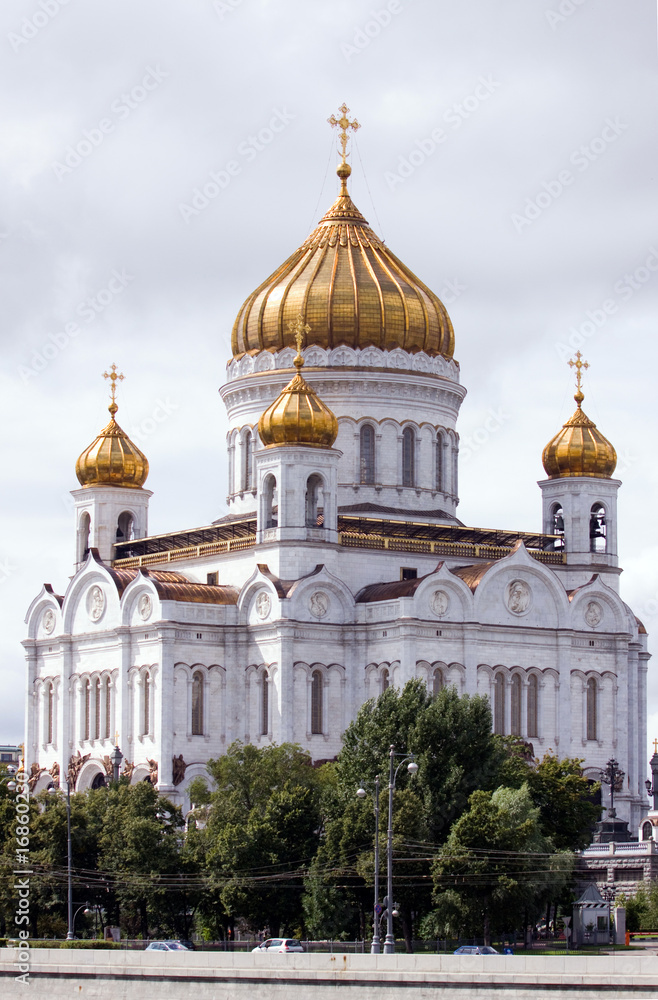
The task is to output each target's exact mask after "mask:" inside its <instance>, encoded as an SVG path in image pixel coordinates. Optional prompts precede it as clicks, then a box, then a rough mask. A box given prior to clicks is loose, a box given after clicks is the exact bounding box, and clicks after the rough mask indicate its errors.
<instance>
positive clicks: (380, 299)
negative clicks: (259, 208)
mask: <svg viewBox="0 0 658 1000" xmlns="http://www.w3.org/2000/svg"><path fill="white" fill-rule="evenodd" d="M299 313H302V314H303V315H304V316H305V318H306V320H307V321H308V323H310V325H311V327H312V329H313V336H312V338H311V339H310V340H309V346H310V345H312V344H315V345H318V346H320V347H323V348H333V347H338V346H339V345H345V346H348V347H353V348H357V347H361V348H363V347H369V346H374V347H379V348H382V349H383V350H389V351H390V350H393V349H394V348H397V347H400V348H402V349H403V350H405V351H410V352H411V353H415V352H417V351H425V353H426V354H429V355H432V356H434V355H438V354H441V355H443V356H444V357H447V358H452V356H453V352H454V333H453V329H452V323H451V322H450V317H449V316H448V313H447V311H446V308H445V306H444V305H443V303H442V302H441V301H440V299H439V298H437V296H436V295H435V294H434V292H431V291H430V289H429V288H427V287H426V286H425V285H424V284H423V283H422V282H421V281H419V279H418V278H417V277H416V276H415V275H414V274H412V272H411V271H410V270H409V269H408V268H407V267H405V265H404V264H403V263H402V262H401V261H399V260H398V258H397V257H396V256H395V255H394V254H392V253H391V251H390V250H388V249H387V247H386V246H385V245H384V244H383V243H382V241H381V240H380V239H379V237H378V236H376V235H375V233H374V232H373V231H372V229H370V227H369V226H368V223H367V222H366V220H365V219H364V217H363V216H362V215H361V213H360V212H359V210H358V209H357V208H356V206H355V205H354V203H353V201H352V199H351V198H350V197H349V195H348V194H347V190H346V188H344V189H343V192H342V193H341V194H340V195H339V197H338V198H337V199H336V201H335V202H334V204H333V205H332V206H331V208H330V209H329V211H328V212H327V214H326V215H325V216H324V218H323V219H322V220H321V221H320V223H319V225H318V226H317V228H316V229H315V230H314V232H313V233H311V235H310V236H309V237H308V239H307V240H306V241H305V242H304V243H303V244H302V246H301V247H300V248H299V249H298V250H296V251H295V253H294V254H293V255H292V256H291V257H289V258H288V260H287V261H285V263H284V264H282V265H281V267H280V268H278V270H277V271H275V272H274V274H272V275H271V276H270V277H269V278H268V279H267V281H264V282H263V284H262V285H261V286H260V287H259V288H257V289H256V291H255V292H253V293H252V294H251V295H250V296H249V298H248V299H247V301H246V302H245V303H244V305H243V306H242V308H241V309H240V312H239V313H238V316H237V319H236V321H235V324H234V326H233V334H232V350H233V356H234V357H236V358H240V357H242V355H243V354H246V353H252V354H256V353H258V352H260V351H263V350H266V351H280V350H282V349H283V348H284V347H294V346H295V343H294V337H293V336H292V335H291V334H290V332H289V329H288V324H289V322H290V321H291V320H292V319H294V317H296V316H297V315H298V314H299Z"/></svg>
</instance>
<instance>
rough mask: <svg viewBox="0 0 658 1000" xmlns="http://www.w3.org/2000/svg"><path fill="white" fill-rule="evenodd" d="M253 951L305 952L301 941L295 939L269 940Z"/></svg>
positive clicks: (262, 942)
mask: <svg viewBox="0 0 658 1000" xmlns="http://www.w3.org/2000/svg"><path fill="white" fill-rule="evenodd" d="M251 950H252V951H282V952H283V951H304V949H303V947H302V944H301V941H295V940H294V938H268V939H267V940H266V941H261V943H260V944H259V945H257V946H256V947H255V948H252V949H251Z"/></svg>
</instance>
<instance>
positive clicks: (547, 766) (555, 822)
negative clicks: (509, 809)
mask: <svg viewBox="0 0 658 1000" xmlns="http://www.w3.org/2000/svg"><path fill="white" fill-rule="evenodd" d="M582 765H583V761H582V759H580V758H577V757H562V758H561V759H560V758H558V757H556V756H555V754H552V753H545V754H544V756H543V757H542V759H541V760H540V761H538V763H537V766H536V768H535V769H533V770H531V772H530V774H529V775H528V779H527V781H528V786H529V789H530V794H531V796H532V801H533V802H534V804H535V805H536V806H538V807H539V812H540V822H541V826H542V829H543V831H544V833H545V834H546V836H548V837H550V838H551V840H552V841H553V844H554V845H555V847H556V849H557V850H567V851H577V850H581V849H582V848H584V847H586V846H587V845H588V844H589V843H590V840H591V834H592V827H593V826H594V824H595V823H596V821H597V820H598V819H599V817H600V815H601V806H600V805H597V804H596V802H595V801H594V797H595V795H596V793H597V792H598V791H599V789H600V788H601V785H600V783H599V782H596V783H594V782H590V781H588V779H587V778H585V777H584V775H583V771H582Z"/></svg>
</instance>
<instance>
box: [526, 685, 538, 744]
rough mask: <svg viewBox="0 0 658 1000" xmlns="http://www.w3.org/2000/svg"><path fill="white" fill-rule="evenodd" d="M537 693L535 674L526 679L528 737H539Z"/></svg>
mask: <svg viewBox="0 0 658 1000" xmlns="http://www.w3.org/2000/svg"><path fill="white" fill-rule="evenodd" d="M538 693H539V684H538V682H537V677H536V676H535V674H530V677H529V678H528V736H539V728H538V711H537V705H538V700H539V699H538V697H537V696H538Z"/></svg>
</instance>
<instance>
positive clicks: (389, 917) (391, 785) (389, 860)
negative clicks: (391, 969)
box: [384, 744, 418, 955]
mask: <svg viewBox="0 0 658 1000" xmlns="http://www.w3.org/2000/svg"><path fill="white" fill-rule="evenodd" d="M388 756H389V780H388V836H387V849H386V865H387V871H386V875H387V880H386V938H385V939H384V954H385V955H393V954H395V937H394V936H393V907H394V905H395V904H394V903H393V791H394V789H395V782H396V781H397V776H398V771H399V770H400V768H401V767H402V765H403V764H406V763H407V761H409V762H410V763H409V764H407V771H408V772H409V774H415V773H416V771H417V770H418V764H417V763H416V762H415V760H414V755H413V754H412V753H411V754H402V753H398V754H396V752H395V747H394V746H393V745H392V744H391V749H390V751H389V755H388ZM396 757H402V758H403V760H401V761H400V763H399V764H398V766H397V767H396V768H395V771H393V765H394V764H395V758H396Z"/></svg>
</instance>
